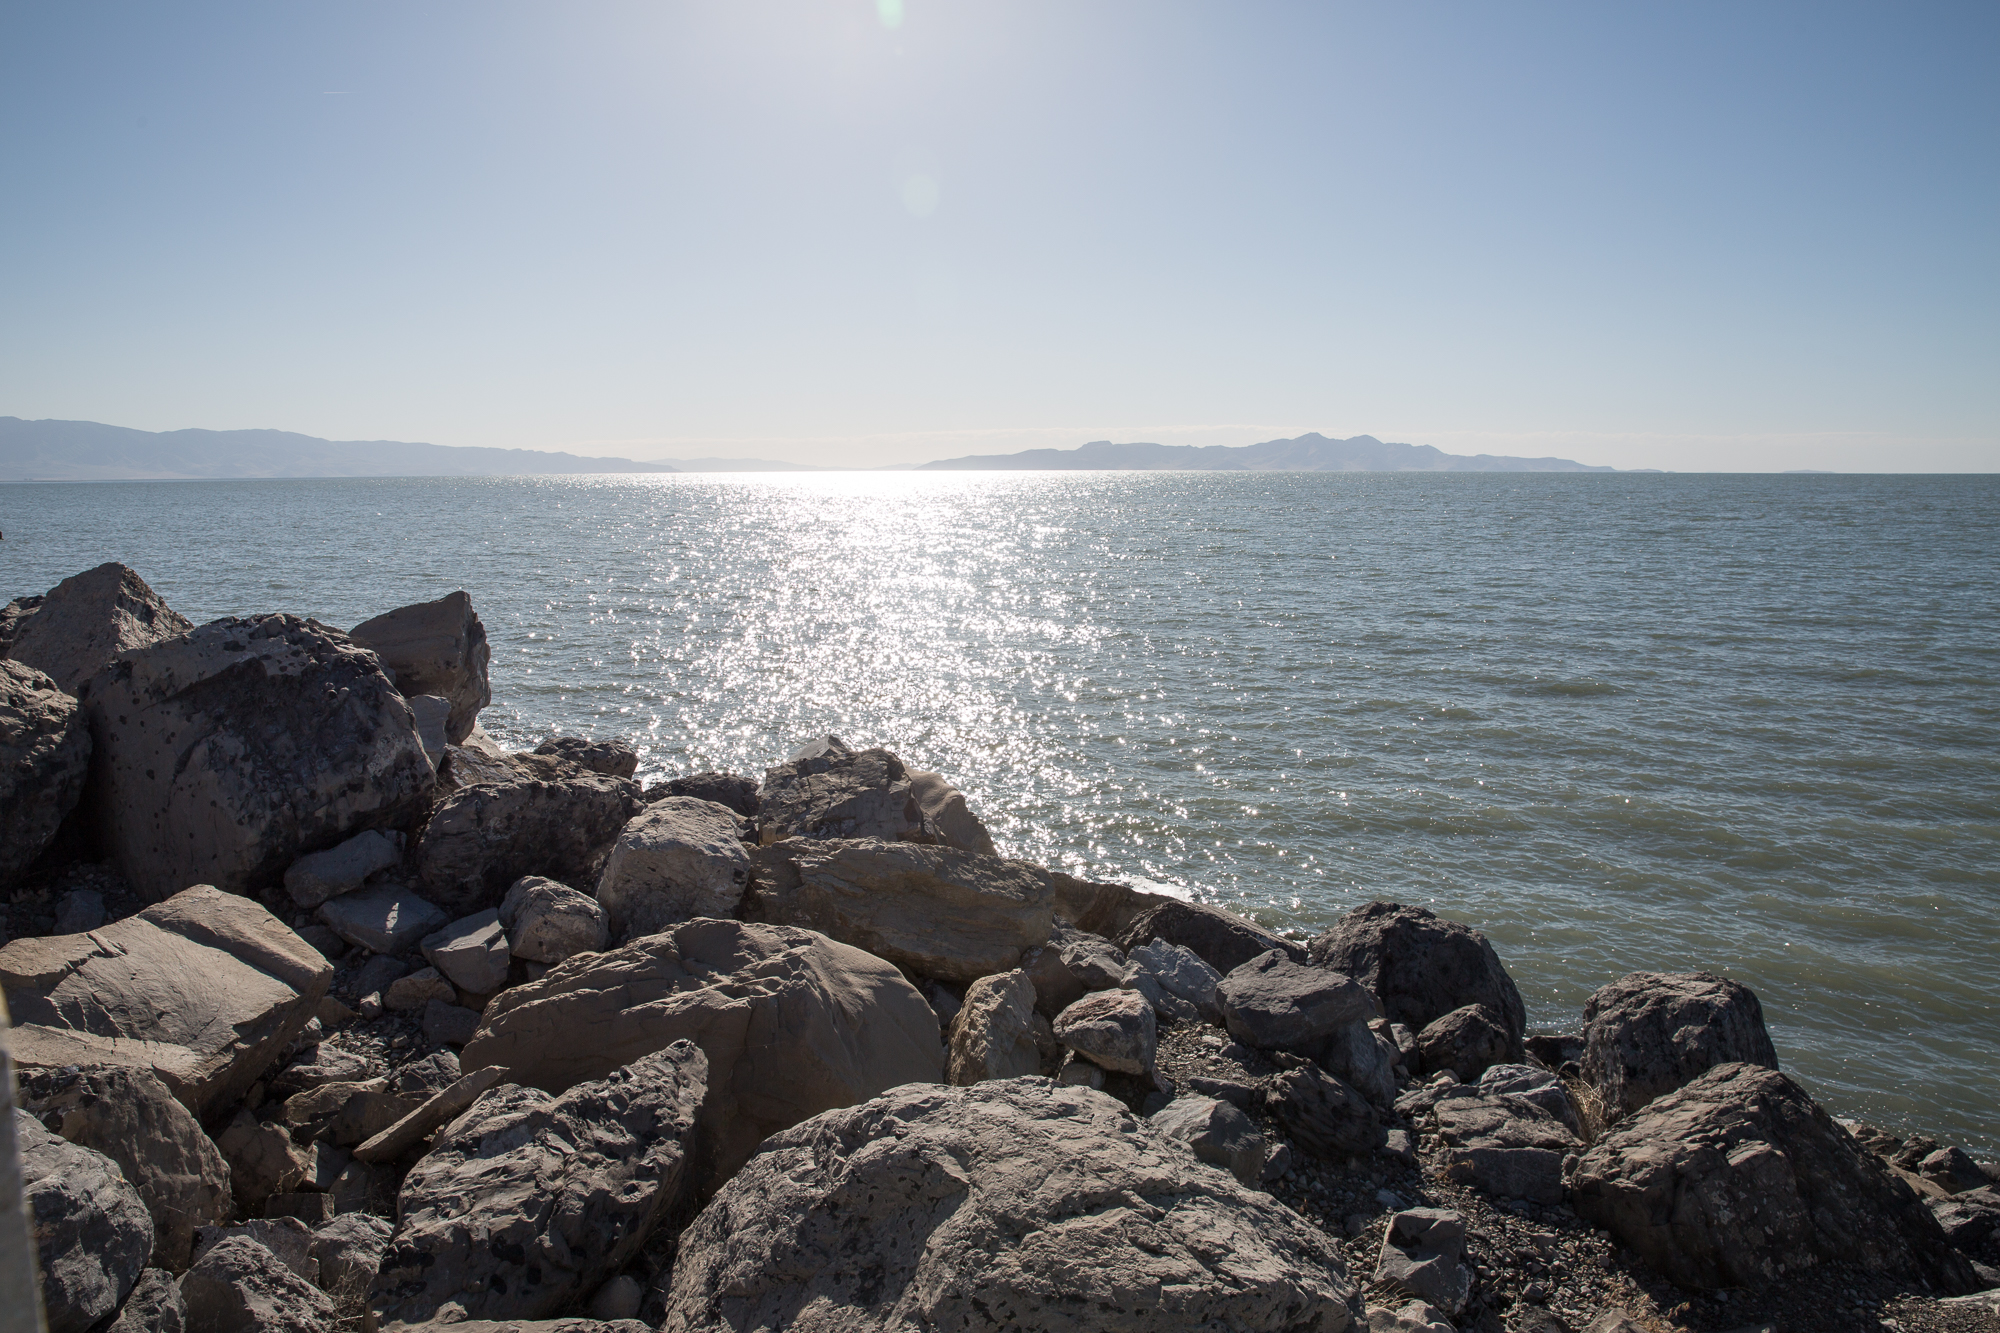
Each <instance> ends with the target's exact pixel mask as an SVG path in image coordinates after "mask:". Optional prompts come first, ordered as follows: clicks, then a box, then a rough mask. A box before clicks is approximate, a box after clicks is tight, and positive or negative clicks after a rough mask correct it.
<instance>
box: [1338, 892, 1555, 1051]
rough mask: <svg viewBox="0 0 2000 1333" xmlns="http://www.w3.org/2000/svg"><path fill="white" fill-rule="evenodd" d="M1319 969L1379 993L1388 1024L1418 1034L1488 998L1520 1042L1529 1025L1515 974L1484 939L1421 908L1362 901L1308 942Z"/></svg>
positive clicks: (1468, 929)
mask: <svg viewBox="0 0 2000 1333" xmlns="http://www.w3.org/2000/svg"><path fill="white" fill-rule="evenodd" d="M1308 952H1309V953H1310V955H1311V957H1312V961H1313V962H1314V963H1315V964H1316V965H1318V966H1320V967H1328V968H1332V969H1333V970H1334V971H1336V972H1340V973H1344V974H1345V975H1347V976H1350V977H1353V978H1354V979H1355V980H1356V981H1358V982H1360V983H1361V984H1362V985H1364V986H1366V987H1367V988H1368V989H1369V990H1371V991H1373V992H1374V993H1375V997H1376V998H1377V999H1378V1000H1380V1001H1381V1002H1382V1011H1383V1013H1384V1015H1385V1016H1387V1017H1388V1019H1389V1020H1390V1021H1391V1022H1394V1023H1402V1024H1405V1025H1406V1026H1408V1027H1409V1029H1410V1030H1411V1031H1412V1032H1420V1031H1422V1030H1423V1029H1424V1028H1426V1027H1428V1026H1430V1025H1431V1024H1432V1023H1433V1022H1435V1021H1437V1020H1438V1019H1440V1018H1442V1017H1444V1016H1445V1015H1446V1014H1448V1013H1450V1012H1451V1011H1452V1010H1454V1009H1459V1008H1463V1007H1464V1006H1465V1005H1468V1004H1483V1005H1485V1006H1486V1007H1487V1008H1489V1009H1491V1010H1492V1011H1493V1012H1494V1013H1496V1014H1498V1015H1499V1016H1500V1021H1501V1023H1502V1024H1503V1025H1504V1026H1505V1027H1506V1028H1507V1030H1508V1031H1509V1032H1511V1033H1513V1035H1514V1038H1515V1040H1516V1041H1518V1040H1520V1038H1521V1036H1522V1034H1523V1033H1524V1032H1526V1030H1527V1017H1526V1011H1525V1010H1524V1009H1523V1008H1522V1005H1521V992H1520V991H1519V990H1518V989H1517V988H1516V987H1515V985H1514V979H1513V978H1512V977H1510V976H1508V975H1507V969H1506V968H1504V967H1502V966H1501V965H1500V956H1499V955H1498V954H1496V953H1494V952H1493V946H1492V945H1491V944H1489V943H1488V942H1487V940H1486V937H1485V936H1484V935H1482V934H1480V933H1479V932H1478V931H1476V930H1473V929H1472V928H1471V927H1469V926H1462V925H1460V924H1459V923H1458V922H1456V921H1447V920H1445V919H1444V918H1443V917H1441V916H1439V915H1437V914H1436V913H1435V912H1432V911H1430V910H1429V909H1428V908H1423V907H1403V906H1401V905H1399V904H1397V903H1385V902H1373V903H1369V904H1367V905H1366V906H1365V907H1357V908H1355V909H1354V910H1353V911H1351V912H1349V913H1348V914H1347V915H1346V916H1343V917H1342V918H1340V920H1338V921H1336V922H1335V923H1334V924H1333V928H1332V929H1331V930H1329V931H1327V932H1325V933H1324V934H1322V935H1320V936H1318V937H1317V938H1315V939H1314V940H1313V941H1312V943H1311V945H1309V946H1308Z"/></svg>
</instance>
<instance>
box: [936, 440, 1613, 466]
mask: <svg viewBox="0 0 2000 1333" xmlns="http://www.w3.org/2000/svg"><path fill="white" fill-rule="evenodd" d="M917 470H918V471H920V472H999V471H1009V472H1011V471H1029V470H1034V471H1042V470H1051V471H1067V472H1085V471H1089V472H1133V471H1176V472H1614V471H1616V470H1617V469H1615V468H1609V467H1592V466H1590V465H1588V464H1585V463H1574V462H1571V461H1570V460H1569V459H1567V458H1509V457H1506V456H1503V455H1498V454H1470V455H1467V454H1447V453H1444V452H1442V451H1441V450H1438V449H1434V448H1432V447H1431V446H1430V445H1428V444H1384V443H1383V442H1382V441H1381V440H1378V439H1376V438H1375V437H1374V436H1373V435H1356V436H1354V437H1353V438H1352V439H1346V440H1329V439H1328V438H1327V437H1326V436H1324V435H1321V434H1320V433H1319V432H1317V431H1314V432H1312V433H1311V434H1307V435H1301V436H1299V437H1298V438H1297V439H1295V440H1266V441H1265V442H1264V443H1262V444H1243V445H1226V444H1210V445H1192V444H1113V443H1112V442H1111V441H1109V440H1093V441H1091V442H1090V443H1089V444H1086V445H1081V446H1079V447H1077V448H1075V449H1028V450H1024V451H1023V452H1021V453H1018V454H975V455H973V456H971V457H968V458H945V459H940V460H939V461H937V462H935V463H924V464H921V465H920V466H919V467H918V468H917Z"/></svg>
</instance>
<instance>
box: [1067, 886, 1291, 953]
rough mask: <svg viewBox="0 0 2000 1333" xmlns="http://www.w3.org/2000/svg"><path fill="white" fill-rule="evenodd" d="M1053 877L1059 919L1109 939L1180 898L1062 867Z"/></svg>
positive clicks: (1068, 924) (1260, 951)
mask: <svg viewBox="0 0 2000 1333" xmlns="http://www.w3.org/2000/svg"><path fill="white" fill-rule="evenodd" d="M1049 880H1050V882H1052V883H1053V884H1054V885H1055V889H1056V919H1057V920H1058V921H1061V922H1062V923H1063V924H1064V925H1067V926H1073V927H1075V928H1076V929H1078V930H1085V931H1089V932H1090V933H1091V934H1093V935H1102V936H1103V937H1104V938H1106V939H1114V938H1116V937H1118V936H1120V935H1122V934H1124V933H1125V930H1126V928H1127V927H1129V926H1130V925H1131V924H1132V923H1133V922H1134V921H1135V920H1137V919H1138V918H1139V917H1140V916H1141V915H1142V914H1143V913H1145V912H1148V911H1151V910H1152V909H1153V908H1155V907H1159V906H1162V905H1163V904H1166V903H1170V902H1178V901H1180V900H1179V899H1177V898H1169V897H1168V896H1167V895H1166V894H1164V893H1146V892H1144V891H1143V890H1140V889H1135V888H1133V887H1131V886H1130V885H1128V884H1104V883H1099V882H1098V881H1095V880H1087V879H1078V878H1077V877H1076V876H1074V875H1071V874H1067V873H1065V872H1063V871H1060V870H1051V871H1050V872H1049ZM1257 952H1259V953H1262V952H1263V950H1261V949H1260V950H1258V951H1257ZM1211 966H1213V964H1211Z"/></svg>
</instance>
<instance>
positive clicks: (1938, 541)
mask: <svg viewBox="0 0 2000 1333" xmlns="http://www.w3.org/2000/svg"><path fill="white" fill-rule="evenodd" d="M0 531H4V532H5V533H6V538H5V541H4V542H0V599H4V598H6V597H12V596H18V595H21V594H24V593H35V592H42V591H45V590H47V589H48V588H49V587H50V586H52V585H53V584H54V583H56V582H57V581H59V580H60V579H62V578H64V577H66V576H67V575H69V574H73V573H75V572H77V571H78V570H81V569H85V568H88V567H90V566H93V565H96V564H99V563H101V562H102V561H104V560H109V559H116V560H123V561H125V562H126V563H128V564H130V565H132V566H133V567H134V568H136V569H138V570H139V572H140V573H141V574H142V575H144V576H145V578H146V579H147V580H148V581H149V582H150V583H151V584H152V585H153V586H154V587H155V588H156V589H158V590H159V591H160V593H161V594H162V595H163V596H165V597H166V599H167V600H168V601H169V602H170V603H171V604H172V605H173V606H174V607H175V608H176V609H177V610H179V611H180V612H182V613H183V614H184V615H187V616H188V617H189V618H191V619H193V620H195V621H197V622H200V621H203V620H207V619H212V618H214V617H216V616H221V615H231V614H250V613H255V612H261V611H274V610H285V611H294V612H298V613H301V614H307V615H313V616H317V617H319V618H320V619H322V620H325V621H327V622H329V623H332V624H334V625H337V626H340V627H342V628H345V627H347V626H351V625H353V624H356V623H358V622H359V621H361V620H363V619H365V618H367V617H368V616H371V615H374V614H376V613H378V612H380V611H383V610H387V609H389V608H391V607H394V606H398V605H402V604H405V603H408V602H413V601H419V600H425V599H429V598H433V597H437V596H440V595H442V594H443V593H445V592H448V591H450V590H451V589H453V588H459V587H463V588H465V589H467V590H468V591H470V592H471V594H472V596H473V600H474V604H475V605H476V606H477V607H478V609H479V611H480V614H481V616H482V618H483V619H484V621H485V622H486V626H487V632H488V634H489V635H490V637H491V640H492V645H493V693H494V700H495V703H494V706H493V707H492V708H491V709H489V710H488V711H487V712H486V713H485V714H484V716H483V721H484V722H485V725H486V727H487V729H488V730H489V731H491V732H493V733H494V735H495V736H496V737H498V738H499V739H501V740H502V741H503V742H505V743H508V744H511V745H516V746H528V745H532V744H534V743H535V742H537V741H539V740H541V739H543V738H544V737H546V736H548V735H549V734H551V733H554V732H569V733H580V734H597V735H613V736H619V737H623V738H625V739H627V740H629V741H630V742H632V743H633V744H634V745H635V746H636V747H637V748H638V750H639V752H640V754H641V756H642V759H641V777H643V778H656V777H661V776H669V775H672V774H676V773H681V772H687V771H692V770H696V769H705V768H727V769H734V770H736V771H738V772H742V773H746V774H749V775H751V776H753V777H755V776H759V775H761V773H762V771H763V768H764V767H765V766H766V765H768V764H770V763H773V762H776V761H777V760H778V759H780V758H781V757H782V756H783V755H784V754H785V753H786V752H788V751H789V750H791V749H792V748H794V747H795V746H796V745H797V744H798V743H799V742H800V741H802V740H804V739H806V738H807V737H809V736H812V735H814V734H818V733H821V732H826V731H832V732H834V733H836V734H838V735H840V736H841V737H842V738H843V739H845V740H847V741H849V742H851V743H854V744H857V745H858V744H875V743H880V744H885V745H888V746H889V747H890V748H892V749H894V750H896V751H898V752H899V753H900V754H902V755H903V757H904V758H905V759H907V760H909V761H910V762H911V763H912V764H914V765H917V766H920V767H926V768H934V769H937V770H939V771H941V772H943V773H944V774H946V775H947V776H948V777H950V778H951V779H952V780H953V781H954V782H956V783H957V784H958V785H959V786H960V787H961V788H963V789H964V790H965V791H966V792H967V794H968V796H969V798H970V800H971V802H972V804H973V807H974V808H975V809H976V810H977V811H979V812H980V813H981V814H982V815H983V816H984V817H985V819H986V820H987V822H988V824H989V825H990V826H991V827H992V829H993V832H994V835H995V837H996V839H997V840H998V841H999V843H1000V845H1001V847H1002V849H1003V850H1004V851H1005V852H1007V853H1008V854H1010V855H1017V856H1025V857H1028V858H1030V859H1034V860H1038V861H1042V862H1045V863H1048V864H1056V865H1062V866H1065V867H1068V868H1071V869H1074V870H1076V871H1078V872H1081V873H1088V874H1090V875H1092V876H1095V877H1100V878H1122V879H1125V880H1127V881H1128V882H1132V883H1136V884H1140V885H1142V886H1145V887H1152V888H1163V889H1167V890H1171V891H1173V892H1178V893H1185V894H1189V895H1192V896H1194V897H1198V898H1202V899H1205V900H1209V901H1214V902H1218V903H1222V904H1224V905H1227V906H1230V907H1233V908H1235V909H1237V910H1241V911H1247V912H1249V913H1251V914H1252V915H1254V916H1256V917H1257V918H1258V919H1259V920H1261V921H1263V922H1265V923H1266V924H1268V925H1271V926H1273V927H1277V928H1282V929H1293V930H1299V931H1315V930H1318V929H1320V928H1321V927H1323V926H1324V925H1325V924H1327V923H1328V922H1330V921H1332V920H1333V919H1334V918H1335V917H1337V916H1339V915H1340V914H1341V913H1342V912H1343V911H1345V910H1347V909H1348V908H1349V907H1352V906H1354V905H1356V904H1358V903H1361V902H1365V901H1367V900H1368V899H1369V898H1372V897H1384V898H1393V899H1396V900H1399V901H1403V902H1413V903H1421V904H1424V905H1426V906H1430V907H1433V908H1434V909H1435V910H1437V911H1438V912H1440V913H1443V914H1445V915H1447V916H1451V917H1455V918H1458V919H1460V920H1464V921H1467V922H1470V923H1472V924H1474V925H1477V926H1479V927H1480V928H1481V929H1483V930H1484V931H1486V933H1487V934H1488V935H1489V936H1490V937H1491V938H1492V940H1493V942H1494V945H1495V947H1496V948H1498V950H1499V951H1500V954H1501V956H1502V958H1503V959H1504V960H1505V961H1506V963H1507V965H1508V967H1509V969H1510V970H1511V971H1512V972H1513V974H1514V976H1515V978H1516V979H1517V980H1518V981H1519V982H1520V984H1521V989H1522V992H1523V996H1524V998H1525V999H1526V1001H1527V1005H1528V1013H1529V1021H1530V1023H1531V1025H1532V1026H1534V1027H1536V1028H1538V1029H1541V1030H1547V1031H1555V1030H1573V1029H1574V1028H1575V1027H1576V1026H1577V1024H1578V1013H1579V1010H1580V1008H1581V1006H1582V1003H1583V1000H1584V998H1585V997H1586V996H1587V995H1588V994H1589V993H1590V991H1591V990H1592V989H1594V988H1595V987H1596V986H1598V985H1601V984H1602V983H1604V982H1606V981H1609V980H1612V979H1613V978H1615V977H1618V976H1620V975H1623V974H1624V973H1626V972H1629V971H1634V970H1640V969H1654V970H1680V969H1689V968H1710V969H1713V970H1716V971H1720V972H1725V973H1728V974H1729V975H1731V976H1734V977H1737V978H1739V979H1741V980H1743V981H1745V982H1747V983H1748V984H1750V985H1751V986H1752V987H1754V988H1755V989H1756V991H1757V993H1758V995H1759V996H1760V997H1761V998H1762V1000H1763V1002H1764V1007H1765V1013H1766V1016H1767V1018H1768V1019H1769V1021H1770V1024H1771V1028H1772V1032H1773V1036H1774V1038H1775V1040H1776V1042H1777V1045H1778V1050H1779V1055H1780V1058H1781V1060H1782V1061H1783V1063H1784V1064H1785V1066H1786V1067H1787V1068H1788V1069H1790V1070H1792V1071H1793V1072H1794V1073H1796V1074H1798V1075H1799V1076H1800V1077H1801V1078H1803V1079H1804V1080H1805V1081H1806V1083H1807V1084H1808V1086H1810V1087H1811V1088H1812V1089H1813V1090H1814V1092H1815V1093H1816V1094H1818V1095H1819V1096H1820V1097H1821V1098H1822V1099H1823V1100H1825V1101H1826V1102H1827V1104H1828V1105H1829V1106H1830V1107H1831V1109H1833V1110H1834V1111H1835V1113H1836V1114H1843V1115H1859V1116H1863V1117H1865V1118H1869V1119H1874V1120H1878V1121H1880V1122H1882V1123H1885V1124H1888V1125H1892V1126H1900V1127H1907V1128H1914V1129H1922V1130H1926V1131H1928V1132H1932V1133H1935V1134H1937V1135H1938V1136H1939V1137H1941V1138H1944V1139H1946V1140H1948V1141H1956V1142H1959V1143H1962V1144H1964V1145H1965V1146H1967V1147H1968V1148H1970V1149H1972V1150H1974V1151H1975V1153H1981V1154H1993V1153H1995V1152H1996V1151H2000V1110H1996V1107H2000V1058H1996V1057H2000V963H1997V962H1996V954H1997V953H2000V925H1996V922H1995V911H1996V907H2000V689H1996V683H2000V543H1996V542H1995V541H1994V540H1993V537H1992V534H1993V533H1995V532H2000V478H1991V477H1846V476H1791V477H1764V476H1648V475H1632V474H1622V475H1582V476H1576V475H1549V474H1531V475H1514V476H1509V475H1499V474H1461V475H1445V476H1429V475H1400V474H1398V475H1385V474H1270V473H1264V474H1213V473H1209V474H1193V473H1096V474H1089V473H1085V474H1077V473H1065V474H1055V473H1040V474H1036V473H1030V474H963V473H960V474H950V475H941V476H934V475H918V474H903V473H889V474H872V473H862V474H852V473H846V474H843V473H828V474H797V475H789V476H755V477H750V476H744V477H731V476H714V475H707V476H664V477H545V478H468V479H440V480H428V479H392V480H380V481H352V480H341V481H278V480H271V481H220V482H160V483H105V484H93V485H40V486H21V485H10V486H0Z"/></svg>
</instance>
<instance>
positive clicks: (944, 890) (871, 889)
mask: <svg viewBox="0 0 2000 1333" xmlns="http://www.w3.org/2000/svg"><path fill="white" fill-rule="evenodd" d="M1054 899H1055V894H1054V889H1053V887H1052V886H1051V885H1050V883H1049V877H1048V872H1046V871H1044V870H1043V869H1042V868H1041V867H1040V866H1036V865H1030V864H1029V863H1028V862H1026V861H1008V860H1003V859H1001V858H1000V857H997V856H987V855H984V854H982V853H979V852H965V851H959V850H957V849H955V848H951V847H931V846H919V845H917V844H914V843H907V842H885V841H883V840H881V839H879V838H866V839H862V840H860V841H855V842H817V841H810V840H807V839H802V838H801V839H792V840H790V841H787V842H782V843H779V844H777V845H776V846H771V847H764V848H760V849H759V850H758V853H757V871H756V876H755V881H754V883H753V885H752V888H751V891H750V892H749V893H748V894H746V895H745V896H744V900H743V915H744V916H745V917H746V918H748V919H750V920H753V921H769V922H774V923H778V924H781V925H788V926H803V927H805V928H807V929H809V930H817V931H819V932H821V933H822V934H825V935H829V936H831V937H832V938H834V939H837V940H840V941H842V942H843V943H846V944H851V945H853V946H855V947H856V948H858V949H866V950H867V951H868V952H869V953H872V954H874V955H876V956H877V957H878V958H886V959H888V960H889V961H890V962H892V963H896V964H898V965H900V966H902V967H905V968H908V969H909V970H910V971H912V972H914V973H916V974H918V975H920V976H927V977H935V978H937V979H939V980H941V981H953V982H970V981H975V980H977V979H978V978H980V977H985V976H992V975H993V974H994V973H996V972H1009V971H1012V970H1013V969H1015V968H1017V967H1019V966H1020V965H1021V960H1022V955H1023V954H1025V953H1026V952H1027V951H1028V950H1030V949H1035V948H1039V947H1040V946H1041V945H1043V944H1045V943H1046V942H1047V941H1048V938H1049V929H1050V926H1051V924H1052V923H1053V918H1052V916H1051V911H1050V909H1051V906H1052V905H1053V903H1054Z"/></svg>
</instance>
